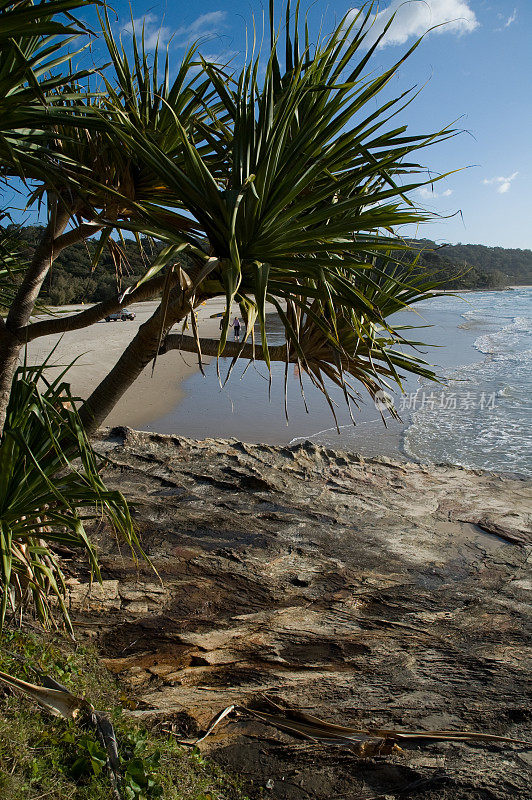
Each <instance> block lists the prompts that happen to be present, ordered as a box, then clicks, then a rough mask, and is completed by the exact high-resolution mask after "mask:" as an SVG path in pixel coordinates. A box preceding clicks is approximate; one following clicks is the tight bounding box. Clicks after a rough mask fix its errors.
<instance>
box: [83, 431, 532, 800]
mask: <svg viewBox="0 0 532 800" xmlns="http://www.w3.org/2000/svg"><path fill="white" fill-rule="evenodd" d="M98 448H99V449H100V451H101V452H104V453H105V454H106V456H107V457H108V459H109V468H108V470H107V473H106V481H107V483H108V485H110V486H114V487H117V488H120V489H121V490H122V491H123V492H124V494H126V495H127V497H128V499H129V500H130V503H131V505H132V507H133V509H134V514H135V519H136V524H137V526H138V530H139V532H140V534H141V537H142V542H143V546H144V547H145V549H146V551H147V553H148V555H149V556H150V558H151V559H152V562H153V564H154V566H155V567H156V569H157V571H158V572H159V574H160V576H161V579H162V581H163V586H161V585H160V584H159V583H157V580H156V578H155V577H154V573H153V572H152V571H151V570H150V569H149V568H147V567H146V566H145V565H142V564H141V565H135V564H134V563H133V561H132V560H131V559H130V558H129V555H128V553H127V552H125V551H124V550H123V548H122V552H119V549H118V547H117V546H115V545H114V544H113V543H112V542H110V541H109V539H105V538H103V537H102V540H101V543H102V550H103V553H102V563H103V566H104V573H105V579H106V583H105V584H104V591H103V592H102V590H101V589H99V588H98V587H93V589H92V596H91V592H89V591H88V586H87V585H86V583H85V581H86V578H85V577H84V576H83V574H79V575H78V576H77V580H78V581H80V582H79V583H74V584H73V585H72V594H71V604H72V608H73V612H74V615H75V617H77V623H78V627H79V628H81V629H82V630H83V629H84V630H85V631H88V632H91V633H92V635H93V636H96V637H97V642H98V644H99V647H100V648H101V651H102V654H103V656H104V657H105V658H106V663H107V664H108V666H109V667H110V668H111V669H112V670H114V671H115V672H117V673H119V674H120V676H121V678H122V679H123V680H124V681H125V682H126V683H129V685H130V686H131V688H132V692H133V693H134V696H135V697H136V698H137V699H139V700H140V702H139V706H138V709H137V711H136V712H135V713H137V714H139V715H146V716H149V717H154V718H157V719H158V720H159V719H160V720H168V721H170V722H172V723H173V724H174V725H175V729H176V730H178V731H180V732H181V734H183V735H185V736H186V735H193V734H194V733H195V732H197V731H199V730H201V729H202V728H204V727H205V725H206V723H207V722H208V720H209V719H210V718H211V717H212V716H213V715H214V714H215V713H216V712H218V711H220V710H221V709H222V708H224V707H225V706H227V705H229V704H231V703H235V702H236V703H240V704H244V705H245V704H247V703H250V702H257V701H260V698H261V697H262V696H263V695H265V694H266V695H268V696H270V697H271V698H273V699H275V701H276V702H279V703H281V704H283V703H284V704H288V705H292V706H296V707H297V708H299V709H302V710H305V711H307V712H308V713H311V714H314V715H316V716H320V717H322V718H325V719H328V720H330V721H333V722H337V723H341V724H344V725H360V727H363V726H366V725H367V726H379V727H387V728H411V729H412V728H415V729H423V730H429V729H435V728H440V729H449V728H451V729H469V730H477V731H484V732H489V733H493V734H498V735H503V736H512V737H515V738H519V739H526V740H530V739H532V733H531V726H530V704H529V698H527V691H528V690H529V689H530V683H529V677H530V674H531V672H530V667H531V663H530V660H529V651H528V652H527V633H528V632H529V628H527V626H528V625H529V616H527V612H528V610H529V607H528V606H527V600H528V595H529V590H530V572H529V569H528V568H529V560H528V559H529V557H530V544H531V541H532V539H531V534H530V530H531V528H530V513H529V512H530V511H531V502H530V501H531V497H532V494H531V486H530V483H529V482H526V481H524V480H520V479H519V478H517V477H515V476H514V477H509V476H508V477H505V476H498V475H493V474H489V473H481V472H473V471H469V470H465V469H460V468H457V467H450V466H438V467H430V468H427V467H423V466H418V465H415V464H410V463H400V462H392V461H388V460H384V459H368V460H364V459H363V458H360V457H358V456H356V455H353V454H347V453H340V452H333V451H330V450H325V449H323V448H319V447H316V446H314V445H313V444H311V443H306V444H303V445H300V446H297V447H284V448H275V447H269V446H266V445H246V444H242V443H240V442H237V441H233V440H231V441H213V440H206V441H203V442H195V441H191V440H186V439H182V438H177V437H168V436H160V435H155V434H147V433H138V432H135V431H132V430H129V429H114V430H113V431H111V432H110V433H109V434H108V435H105V436H102V438H101V440H100V441H99V442H98ZM204 746H205V747H206V748H207V749H209V752H210V754H211V756H212V757H215V758H216V759H218V760H219V761H220V762H221V763H223V764H224V765H226V766H230V767H232V768H234V769H236V770H238V771H239V772H240V773H242V774H243V775H245V776H247V777H249V778H250V780H252V781H253V782H254V785H255V786H257V787H260V786H262V787H265V789H266V793H267V795H268V796H271V797H272V798H279V800H281V798H282V799H283V800H284V799H285V798H286V800H292V799H293V800H296V799H297V800H299V798H308V797H315V798H324V799H325V798H353V799H354V798H367V799H368V800H369V798H377V797H378V798H383V797H390V798H399V797H401V798H402V797H406V796H408V797H414V798H417V797H419V798H421V797H423V798H431V800H435V799H436V798H438V800H439V799H440V798H441V799H442V800H443V798H453V800H468V799H471V800H472V799H473V798H475V800H476V799H477V798H485V799H486V800H488V798H497V799H499V798H501V799H502V798H523V800H524V798H528V797H529V796H530V778H531V773H530V767H531V760H532V759H531V751H530V750H527V749H526V748H525V747H523V746H517V745H508V746H503V747H501V746H499V745H494V744H488V745H487V744H472V743H470V744H464V743H460V744H456V743H453V744H450V743H432V744H428V745H427V744H425V745H423V746H420V745H419V744H413V745H412V746H411V747H409V748H408V749H407V750H405V752H404V753H403V754H400V755H394V756H387V757H382V758H377V759H370V760H361V759H359V758H357V757H356V755H355V754H353V753H351V752H349V751H347V750H343V749H340V748H333V747H329V748H326V747H321V746H315V745H312V744H305V743H303V744H302V743H299V742H297V741H296V740H294V739H291V738H289V737H288V736H284V735H282V734H278V733H276V732H275V731H274V730H273V729H268V728H265V727H263V726H262V725H261V724H260V723H258V722H257V723H253V724H251V723H249V722H236V723H232V724H230V725H228V726H227V727H221V728H220V729H219V730H218V732H217V733H216V734H214V735H213V736H212V737H210V738H209V739H207V740H206V741H205V743H204V745H202V747H204ZM251 793H253V792H251Z"/></svg>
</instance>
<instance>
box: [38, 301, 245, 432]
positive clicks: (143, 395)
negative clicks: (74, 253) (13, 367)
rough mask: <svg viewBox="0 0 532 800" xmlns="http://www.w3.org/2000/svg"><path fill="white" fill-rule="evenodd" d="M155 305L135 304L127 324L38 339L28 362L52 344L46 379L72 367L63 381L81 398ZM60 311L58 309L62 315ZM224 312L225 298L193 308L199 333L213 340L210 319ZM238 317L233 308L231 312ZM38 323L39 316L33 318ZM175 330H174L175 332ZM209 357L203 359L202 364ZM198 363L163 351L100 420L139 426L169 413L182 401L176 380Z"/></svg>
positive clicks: (215, 329)
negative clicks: (196, 313)
mask: <svg viewBox="0 0 532 800" xmlns="http://www.w3.org/2000/svg"><path fill="white" fill-rule="evenodd" d="M156 307H157V302H156V301H151V302H147V303H136V304H135V305H134V306H132V310H134V311H135V313H136V315H137V316H136V319H135V320H133V321H127V322H105V321H102V322H99V323H96V324H95V325H91V326H90V327H88V328H85V329H83V330H79V331H72V332H69V333H65V334H63V336H62V337H61V336H58V335H54V336H44V337H43V338H42V339H37V340H35V341H34V342H32V343H31V344H30V345H29V347H28V357H29V361H30V363H39V362H41V361H43V360H44V359H45V358H46V357H47V356H48V355H49V353H50V352H51V350H52V349H53V347H54V346H56V345H57V349H56V350H55V352H54V354H53V356H52V358H51V362H50V363H51V364H54V365H57V366H56V367H55V368H54V369H53V370H50V374H51V375H55V374H57V373H58V372H59V369H60V368H61V366H65V365H67V364H70V363H71V362H72V361H73V360H74V359H77V361H76V363H75V364H74V365H73V366H72V368H71V370H70V372H69V380H70V383H71V385H72V391H73V393H74V394H75V395H77V396H79V397H81V398H86V397H87V396H88V395H89V394H90V393H91V391H92V390H93V389H94V388H95V387H96V386H97V385H98V383H99V382H100V381H101V380H102V378H104V376H105V375H106V374H107V373H108V372H109V370H110V369H111V368H112V367H113V366H114V364H115V363H116V362H117V360H118V359H119V358H120V356H121V354H122V352H123V351H124V349H125V347H126V346H127V345H128V343H129V342H130V341H131V339H132V338H133V336H134V335H135V334H136V332H137V330H138V329H139V327H140V325H142V323H144V322H146V320H147V319H148V318H149V317H150V316H151V314H152V313H153V311H154V310H155V308H156ZM67 308H68V311H69V312H70V311H72V312H76V311H79V310H82V309H83V308H85V306H68V307H67ZM64 310H65V309H63V311H64ZM224 310H225V300H224V299H223V298H219V299H218V298H217V299H215V300H210V301H208V302H207V303H206V304H205V305H203V306H201V307H200V309H199V310H198V321H199V326H200V335H201V336H208V337H215V338H218V336H219V325H220V321H219V318H218V317H217V318H214V319H211V317H212V315H213V314H219V313H221V312H222V311H224ZM233 313H238V307H235V308H234V309H233ZM37 318H40V319H42V317H37ZM175 330H176V332H177V331H179V330H180V327H179V326H176V328H175ZM209 360H210V359H204V363H206V364H208V363H209ZM198 369H199V368H198V363H197V359H196V356H195V355H194V354H193V353H179V352H177V351H175V352H171V353H167V354H165V355H164V357H161V358H160V359H158V360H157V363H156V365H155V370H154V373H153V376H152V370H151V367H149V366H148V367H147V368H146V369H145V370H144V372H143V374H142V375H141V376H140V377H139V378H138V379H137V381H136V382H135V384H134V385H133V386H132V387H131V388H130V389H129V391H128V392H126V394H125V396H124V397H123V398H122V399H121V400H120V401H119V402H118V404H117V405H116V407H115V408H114V410H113V411H112V412H111V414H110V415H109V417H108V418H107V420H106V424H107V425H118V424H120V425H131V426H142V425H144V424H146V423H147V422H150V421H151V420H153V419H157V418H159V417H161V416H163V415H164V414H166V413H168V412H170V411H171V410H172V409H174V408H175V407H176V406H177V405H178V403H179V401H180V400H181V399H182V397H183V391H182V389H181V382H182V381H183V380H184V379H186V378H189V377H191V376H192V375H193V374H194V373H196V372H198Z"/></svg>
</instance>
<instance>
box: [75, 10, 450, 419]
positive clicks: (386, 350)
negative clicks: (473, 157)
mask: <svg viewBox="0 0 532 800" xmlns="http://www.w3.org/2000/svg"><path fill="white" fill-rule="evenodd" d="M298 11H299V6H298V8H297V9H296V13H295V15H294V19H293V20H292V18H291V13H290V4H287V6H286V27H285V31H284V35H285V49H284V67H283V68H281V58H280V53H279V50H280V44H279V41H278V38H277V36H276V34H275V30H274V11H273V4H271V6H270V26H271V42H270V52H269V54H268V57H267V58H266V57H265V56H264V55H262V54H261V55H259V56H257V57H255V58H252V59H251V60H250V61H249V63H247V64H245V65H244V66H243V68H242V69H241V71H240V73H238V74H231V73H229V72H228V71H227V70H223V69H221V68H220V67H217V66H216V65H213V64H210V63H207V62H205V61H203V62H202V68H203V71H204V73H205V74H206V75H207V76H208V78H209V80H210V83H211V85H212V87H213V88H214V90H215V92H216V95H217V98H218V100H219V102H218V103H216V104H212V105H211V106H210V107H209V108H208V109H207V110H208V115H207V117H206V118H205V120H204V125H205V131H206V137H205V141H206V143H207V144H209V145H210V150H209V154H208V156H207V157H205V155H204V154H203V152H202V149H201V147H198V145H197V143H196V142H195V141H194V139H193V138H192V137H191V135H190V133H189V132H188V131H187V130H186V128H185V127H184V125H183V124H182V121H181V119H180V118H179V115H178V114H175V115H174V119H173V130H174V131H175V133H176V135H177V136H178V137H179V139H180V143H181V149H180V151H179V159H176V158H174V157H173V156H172V155H171V154H169V153H167V152H164V150H163V149H162V148H161V146H160V145H159V143H158V142H157V141H156V140H155V138H154V137H153V136H146V135H145V132H144V131H142V130H139V128H138V126H136V125H135V124H134V122H133V121H132V119H131V118H130V116H129V115H128V114H127V112H125V111H124V110H123V109H122V108H121V107H120V106H115V107H114V109H113V113H114V117H113V120H114V122H116V134H117V136H118V137H119V138H120V140H121V142H122V144H123V147H124V149H125V150H126V151H127V152H132V153H135V158H137V159H138V160H139V161H141V162H142V163H143V164H145V166H146V168H147V169H149V171H150V172H151V174H152V175H153V176H156V177H157V180H158V181H160V184H161V186H164V187H165V192H164V195H163V196H164V200H163V202H162V203H161V202H160V200H159V198H158V197H155V198H154V199H153V201H152V202H149V203H144V204H142V208H140V207H139V208H138V212H139V214H138V219H137V220H136V221H135V220H133V219H130V220H129V221H128V225H129V228H130V230H136V231H141V232H143V233H145V234H149V235H151V236H153V237H155V238H156V239H158V240H160V241H162V242H165V243H166V248H165V249H164V250H163V252H162V253H161V254H160V256H159V258H158V259H157V261H156V263H154V264H153V265H152V268H151V270H150V271H149V273H148V276H149V277H150V278H153V276H154V275H155V273H156V272H157V270H159V269H161V270H162V269H165V270H166V276H167V282H166V284H165V286H166V289H167V291H165V294H164V298H163V303H162V305H161V306H160V307H159V309H158V310H157V312H156V313H155V315H154V316H153V318H152V319H151V320H149V321H148V322H147V323H146V324H145V325H144V326H142V327H141V329H140V330H139V332H138V334H137V335H136V336H135V338H134V339H133V340H132V342H131V343H130V345H129V346H128V348H127V349H126V351H125V352H124V353H123V355H122V356H121V358H120V359H119V361H118V362H117V364H116V365H115V367H114V368H113V370H112V371H111V372H110V374H109V375H108V376H106V377H105V378H104V380H103V381H102V382H101V384H100V385H99V386H98V387H97V388H96V389H95V391H94V392H93V394H92V395H91V396H90V397H89V398H88V399H87V401H86V402H85V404H84V405H83V406H82V408H81V415H82V418H83V420H84V422H85V424H86V426H87V427H88V428H89V430H93V429H94V428H96V427H97V426H98V425H99V424H100V423H101V422H103V420H104V419H105V417H106V416H107V414H108V413H109V411H110V410H111V409H112V408H113V406H114V405H115V403H116V402H117V400H118V399H119V397H120V396H121V395H122V394H123V393H124V392H125V391H126V390H127V388H128V387H129V386H130V385H131V383H132V382H133V381H134V380H135V378H136V377H137V376H138V375H139V373H140V372H141V370H142V369H143V368H144V367H145V366H146V365H147V364H148V363H149V362H150V361H152V360H153V359H154V358H156V357H157V356H158V354H160V353H164V352H166V351H168V350H169V349H173V348H178V349H181V350H195V351H197V352H198V353H199V354H200V357H201V352H202V350H203V352H205V353H208V354H216V355H218V356H220V355H222V354H226V355H232V356H233V357H235V358H237V357H249V358H260V359H262V360H264V361H265V362H266V364H268V365H269V364H270V360H271V358H272V356H273V357H275V358H279V359H281V360H284V361H286V362H289V361H294V362H296V363H297V364H298V365H299V367H300V369H301V370H302V371H303V372H306V373H307V374H308V375H309V376H310V378H311V380H312V381H313V383H314V384H315V385H316V386H318V388H319V389H320V390H321V391H323V392H324V393H325V395H326V397H327V398H328V399H329V393H328V383H327V380H326V379H328V380H329V381H332V382H333V383H335V384H337V385H339V386H341V387H342V388H343V390H344V393H345V397H346V400H347V401H348V402H349V401H350V400H355V401H356V397H357V393H356V391H357V390H356V388H355V385H354V383H353V380H354V382H359V383H360V384H362V385H363V386H364V387H365V388H366V389H367V390H368V391H369V393H370V395H373V396H374V395H375V394H376V392H377V391H378V390H379V389H380V388H382V387H383V386H387V385H388V384H389V382H390V381H391V382H395V383H396V384H399V385H401V375H402V374H404V373H405V372H413V373H415V374H419V375H423V376H426V377H434V375H433V373H432V371H431V370H430V368H429V367H428V366H427V365H426V364H425V363H424V362H423V361H421V360H420V359H418V358H417V357H415V356H414V355H412V351H411V350H410V351H409V350H408V348H407V347H406V346H407V345H408V344H409V342H408V339H407V338H406V331H405V329H402V328H401V329H399V328H397V327H394V326H393V325H392V324H391V323H390V322H389V320H388V318H389V316H390V315H391V314H392V313H393V312H395V311H397V310H399V309H401V308H404V307H405V306H408V305H411V304H412V303H415V302H417V301H418V300H420V299H423V298H426V297H428V296H430V295H431V292H433V291H434V289H435V283H434V282H433V281H432V280H431V279H430V278H427V276H426V275H425V276H423V275H421V274H419V272H417V271H416V269H415V267H406V268H405V267H402V266H401V265H400V264H396V263H394V259H393V256H392V253H393V252H397V251H398V250H402V249H404V250H408V245H407V244H406V243H405V242H404V241H402V240H401V239H399V238H398V237H397V236H396V235H395V234H394V231H395V230H396V228H397V227H398V226H401V225H405V224H411V223H419V222H422V221H423V220H425V219H426V218H427V217H426V216H425V215H424V214H423V213H422V212H420V211H419V210H418V209H417V208H416V206H415V205H414V203H413V202H412V201H411V200H409V199H408V196H409V194H411V193H412V192H413V191H414V190H416V189H418V188H419V187H420V186H422V185H424V184H425V183H426V182H427V181H426V179H425V178H424V170H423V167H422V166H421V165H420V164H418V162H417V160H416V159H417V153H418V151H419V150H421V149H422V148H426V147H428V146H430V145H432V144H434V143H436V142H439V141H442V140H443V139H445V138H446V137H449V136H452V135H454V131H452V130H449V129H445V130H443V131H440V132H438V133H435V134H431V135H408V134H407V131H406V126H405V125H402V124H399V123H396V122H395V118H396V117H397V115H398V114H399V113H400V112H401V111H402V110H403V109H404V107H405V105H406V104H407V103H408V102H409V93H408V92H405V93H403V94H401V95H400V96H398V97H395V98H391V99H388V100H386V101H384V102H381V103H380V105H379V103H378V99H379V96H380V94H381V92H382V91H383V90H384V88H385V87H386V86H387V85H389V84H390V81H391V79H392V78H393V76H394V75H395V74H396V73H397V70H398V69H399V67H400V65H401V64H402V63H403V62H404V60H405V59H406V58H408V57H409V55H410V54H411V53H412V52H413V50H414V49H415V47H417V45H418V44H419V42H418V43H416V44H415V45H414V47H412V48H411V49H410V50H409V51H408V52H407V53H406V54H405V55H404V56H403V57H402V58H401V59H400V60H399V61H398V62H397V63H396V64H394V65H393V66H392V67H390V68H389V69H387V70H385V71H384V72H383V73H381V74H377V75H375V74H372V75H370V76H368V73H367V66H368V63H369V61H370V59H371V57H372V55H373V54H374V52H375V50H376V49H377V48H378V46H379V44H380V42H381V40H382V38H383V37H384V36H385V35H386V32H387V29H386V30H385V31H383V33H382V34H381V36H380V37H378V38H377V40H376V41H375V42H374V43H373V44H371V45H369V43H368V41H369V29H370V19H371V7H369V8H366V9H365V10H362V11H360V12H359V13H358V14H357V15H356V16H355V17H354V19H352V20H351V21H350V22H349V23H348V20H347V18H346V19H344V20H342V21H341V22H340V24H339V25H338V26H337V27H336V29H335V30H334V31H333V33H332V34H331V35H330V36H329V37H328V38H326V39H322V40H319V41H318V42H317V44H315V45H312V44H311V42H310V38H309V34H308V30H307V29H305V35H304V41H303V43H302V44H301V46H300V40H299V18H298V17H299V15H298ZM389 24H390V25H391V24H393V19H392V20H390V23H389ZM261 66H263V67H264V77H262V78H261V77H260V76H261V74H262V71H261ZM202 145H203V146H204V145H205V143H204V142H202ZM169 198H173V204H171V203H169ZM172 205H173V207H172ZM169 206H171V207H169ZM176 206H180V209H183V210H184V211H185V212H186V219H187V224H186V225H183V213H182V211H181V210H179V211H177V210H176ZM132 223H133V224H132ZM182 251H186V252H187V253H188V255H189V257H190V259H191V261H192V263H193V264H194V267H193V268H192V269H191V270H189V271H188V272H187V274H185V272H184V270H183V269H182V268H179V269H175V268H173V267H171V266H170V267H169V266H168V265H171V264H172V262H173V261H175V259H176V257H177V255H178V253H179V252H182ZM220 295H221V296H222V297H225V299H226V303H227V309H228V312H227V313H226V314H225V317H224V325H223V330H222V336H221V338H220V340H219V341H209V340H203V339H201V338H200V336H199V332H198V331H197V328H196V325H195V318H194V308H195V307H197V306H198V305H199V304H200V303H202V302H204V301H205V300H206V299H209V298H212V297H215V296H220ZM233 301H237V302H238V303H239V304H240V307H241V310H242V314H243V315H244V318H245V320H246V323H247V332H248V336H249V337H251V340H250V341H249V342H246V343H244V344H243V345H235V344H234V343H228V342H227V331H228V326H229V309H230V307H231V304H232V302H233ZM266 302H270V303H272V304H273V306H274V307H275V309H276V310H277V313H278V315H279V317H280V319H281V321H282V323H283V326H284V331H285V334H286V346H285V347H283V348H277V349H276V350H275V351H273V352H272V351H271V350H270V348H269V347H268V341H267V333H266V319H265V307H266ZM188 317H190V322H191V327H192V332H193V335H192V336H189V337H187V336H184V335H176V334H170V329H171V328H172V326H174V325H175V324H176V323H178V322H182V321H185V320H186V319H187V318H188ZM256 322H258V324H259V328H260V339H261V344H260V346H259V345H256V344H255V341H254V325H255V323H256ZM331 408H332V404H331Z"/></svg>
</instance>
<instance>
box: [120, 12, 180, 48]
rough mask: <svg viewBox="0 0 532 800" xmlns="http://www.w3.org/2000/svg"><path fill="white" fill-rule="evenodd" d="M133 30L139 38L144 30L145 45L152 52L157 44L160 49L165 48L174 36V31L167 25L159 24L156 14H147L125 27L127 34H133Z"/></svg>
mask: <svg viewBox="0 0 532 800" xmlns="http://www.w3.org/2000/svg"><path fill="white" fill-rule="evenodd" d="M133 28H135V32H136V34H137V36H139V37H140V35H141V33H142V30H143V29H144V44H145V45H146V47H147V49H148V50H151V49H152V48H153V47H155V45H156V44H157V42H159V46H160V47H164V46H165V45H166V44H167V43H168V41H169V40H170V38H171V36H172V30H171V28H169V27H168V26H167V25H163V24H162V22H159V19H158V18H157V17H156V15H155V14H146V15H145V16H144V17H136V18H135V19H134V20H133V22H128V23H127V25H124V30H125V31H126V33H133Z"/></svg>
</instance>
